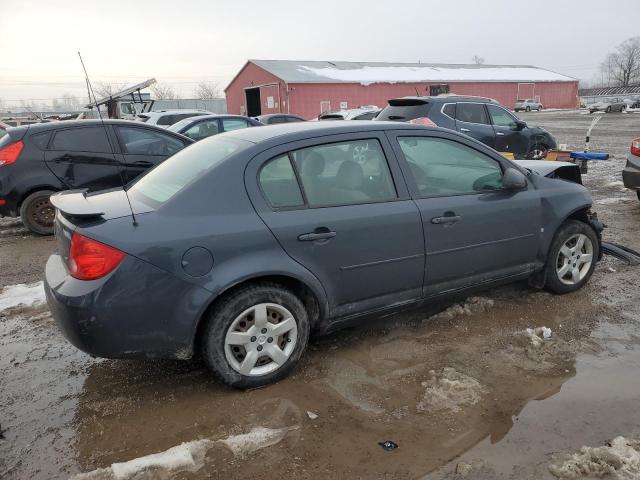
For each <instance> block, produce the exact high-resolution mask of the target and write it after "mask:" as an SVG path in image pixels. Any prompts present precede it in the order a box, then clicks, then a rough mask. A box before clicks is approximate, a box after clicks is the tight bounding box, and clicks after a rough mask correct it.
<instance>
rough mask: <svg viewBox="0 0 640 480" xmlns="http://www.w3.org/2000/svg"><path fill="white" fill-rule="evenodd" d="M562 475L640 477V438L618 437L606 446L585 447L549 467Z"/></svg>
mask: <svg viewBox="0 0 640 480" xmlns="http://www.w3.org/2000/svg"><path fill="white" fill-rule="evenodd" d="M549 471H550V472H551V473H552V474H553V475H554V476H556V477H558V478H574V479H576V478H577V479H580V478H594V477H596V478H602V477H605V476H607V478H613V479H619V480H632V479H638V478H640V440H635V439H627V438H625V437H616V438H614V439H613V440H612V441H611V443H610V444H609V445H606V446H604V447H582V448H581V449H580V452H579V453H574V454H573V455H571V457H570V458H569V459H567V460H565V461H564V462H562V463H560V464H553V465H550V466H549Z"/></svg>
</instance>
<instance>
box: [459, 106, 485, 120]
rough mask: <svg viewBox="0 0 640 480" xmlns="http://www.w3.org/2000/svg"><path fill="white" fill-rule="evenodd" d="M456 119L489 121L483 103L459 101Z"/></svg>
mask: <svg viewBox="0 0 640 480" xmlns="http://www.w3.org/2000/svg"><path fill="white" fill-rule="evenodd" d="M456 120H459V121H461V122H467V123H482V124H488V123H489V119H488V118H487V112H486V111H485V109H484V105H483V104H482V103H458V105H457V107H456Z"/></svg>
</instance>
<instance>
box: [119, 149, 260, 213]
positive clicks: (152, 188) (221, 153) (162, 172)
mask: <svg viewBox="0 0 640 480" xmlns="http://www.w3.org/2000/svg"><path fill="white" fill-rule="evenodd" d="M250 145H251V143H250V142H245V141H242V140H237V139H231V138H224V137H211V138H209V139H208V140H207V141H203V142H198V143H195V144H193V145H191V146H190V147H189V148H186V149H184V150H181V151H180V152H178V153H176V154H175V155H173V156H172V157H170V158H169V159H168V160H166V161H164V162H163V163H161V164H160V165H158V166H157V167H156V168H154V169H153V170H150V171H149V173H147V174H146V175H144V176H143V177H142V178H140V180H138V181H137V182H136V183H134V184H133V185H132V186H131V188H130V189H129V193H130V194H131V195H133V196H134V197H137V198H138V199H139V200H141V201H142V202H144V203H147V204H151V205H152V206H159V205H161V204H163V203H164V202H166V201H167V200H169V199H170V198H171V197H173V196H174V195H175V194H176V193H178V192H179V191H180V190H182V189H183V188H185V187H186V186H187V185H189V184H190V183H191V182H193V181H194V180H195V179H196V178H198V177H200V176H201V175H203V174H204V173H205V172H206V171H207V170H209V169H211V168H213V167H215V166H216V165H218V164H219V163H220V162H222V161H223V160H224V159H225V158H227V157H229V156H230V155H232V154H233V153H236V152H238V151H241V150H243V149H245V148H248V147H249V146H250Z"/></svg>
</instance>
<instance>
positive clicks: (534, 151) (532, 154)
mask: <svg viewBox="0 0 640 480" xmlns="http://www.w3.org/2000/svg"><path fill="white" fill-rule="evenodd" d="M548 151H549V147H547V146H546V145H544V144H542V143H537V144H535V145H534V146H533V147H531V149H530V150H529V151H528V152H527V155H526V158H527V160H542V159H543V158H544V157H545V156H546V155H547V152H548Z"/></svg>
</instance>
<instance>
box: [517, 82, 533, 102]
mask: <svg viewBox="0 0 640 480" xmlns="http://www.w3.org/2000/svg"><path fill="white" fill-rule="evenodd" d="M535 92H536V84H535V83H519V84H518V100H526V99H528V98H534V96H535Z"/></svg>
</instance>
